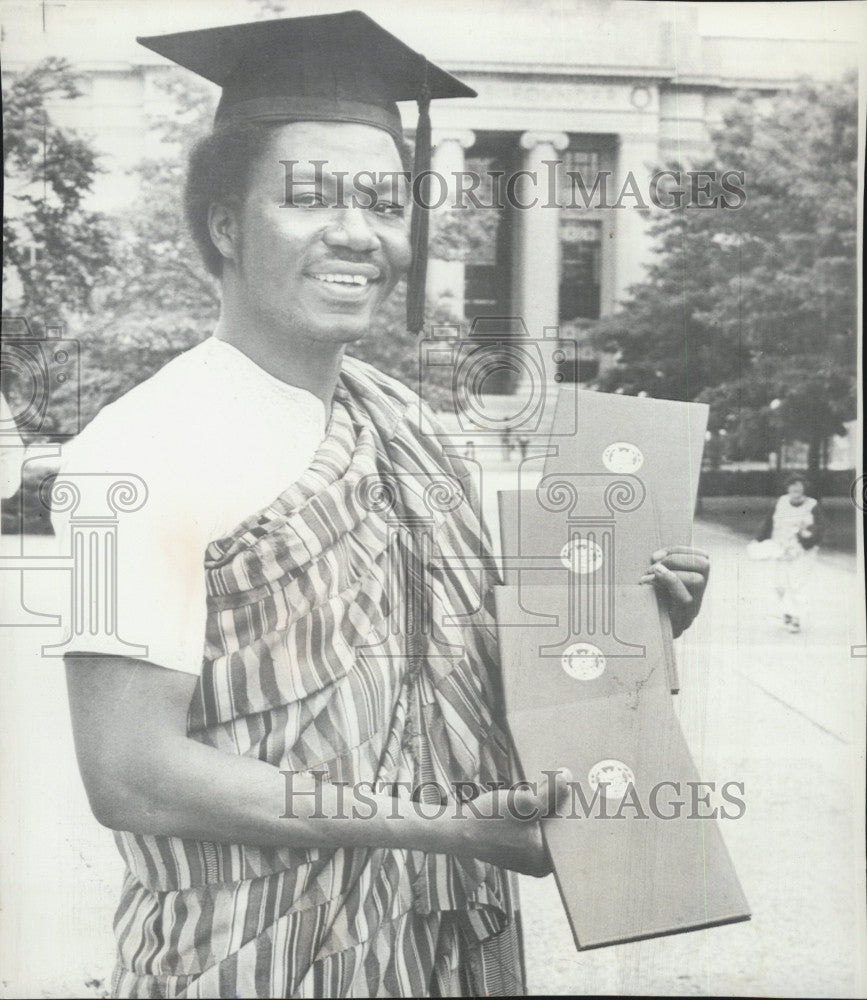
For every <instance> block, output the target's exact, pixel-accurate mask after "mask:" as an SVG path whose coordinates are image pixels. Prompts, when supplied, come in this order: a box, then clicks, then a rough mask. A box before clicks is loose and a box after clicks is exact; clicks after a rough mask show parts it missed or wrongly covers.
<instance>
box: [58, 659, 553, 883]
mask: <svg viewBox="0 0 867 1000" xmlns="http://www.w3.org/2000/svg"><path fill="white" fill-rule="evenodd" d="M66 676H67V686H68V691H69V704H70V710H71V713H72V726H73V733H74V736H75V749H76V755H77V757H78V764H79V768H80V771H81V775H82V779H83V781H84V785H85V789H86V791H87V795H88V799H89V801H90V805H91V808H92V810H93V812H94V815H95V816H96V818H97V819H98V820H99V822H100V823H102V824H103V825H104V826H108V827H111V828H113V829H119V830H129V831H131V832H134V833H142V834H154V835H163V836H176V837H186V838H191V839H195V840H208V841H217V842H225V843H237V844H247V845H251V846H258V847H285V846H290V845H291V846H293V847H395V848H414V849H418V850H425V851H434V852H438V853H449V854H459V855H468V856H474V857H478V858H480V859H482V860H485V861H491V862H493V863H496V864H499V865H502V866H505V867H511V868H514V869H515V870H517V871H523V872H527V873H529V874H545V873H546V872H547V871H548V870H549V865H548V862H547V857H546V854H545V850H544V847H543V845H542V840H541V834H540V831H539V824H538V823H537V822H535V820H534V819H521V818H519V817H518V816H517V815H515V813H516V812H517V811H520V813H521V814H522V815H524V816H526V815H528V814H531V813H532V811H533V808H534V807H535V808H537V809H540V808H542V809H544V808H546V807H547V806H548V804H549V803H551V804H552V805H553V803H552V802H551V800H552V797H553V796H555V795H562V794H563V793H564V790H565V785H564V784H563V782H560V781H558V784H557V787H556V789H552V790H550V791H549V790H548V789H547V788H546V789H545V790H544V791H543V792H542V793H541V794H540V795H538V796H531V795H530V794H529V793H527V794H525V795H523V796H522V797H521V798H520V800H519V809H518V810H508V809H499V810H497V808H496V807H497V805H498V802H499V803H500V805H502V800H501V799H498V797H497V796H496V795H491V794H486V795H483V796H481V797H480V798H479V799H478V800H477V802H476V803H475V805H476V809H475V810H464V811H463V814H462V815H457V814H456V813H455V812H454V811H453V810H452V809H449V810H448V811H447V812H445V813H444V814H443V816H442V817H439V818H436V819H434V818H428V817H427V816H425V815H421V814H420V813H419V811H418V810H417V809H416V808H415V806H414V805H413V804H412V803H411V802H408V801H407V800H406V799H395V798H392V797H391V796H388V795H384V794H381V793H380V794H378V795H377V794H373V793H371V791H370V790H369V789H368V790H366V792H365V796H366V797H365V799H364V800H358V801H357V802H356V800H355V798H354V794H353V792H352V790H347V791H346V792H345V794H344V795H343V796H342V797H340V796H341V793H340V791H339V790H338V789H337V788H336V787H334V786H331V785H328V784H325V785H324V786H323V787H322V789H321V792H322V794H321V798H320V799H319V801H318V804H317V801H316V800H315V799H314V798H313V796H312V795H303V794H302V795H295V796H293V798H292V802H291V805H292V808H291V810H290V812H291V814H292V815H291V818H282V817H284V814H285V813H286V811H287V808H286V805H287V803H286V779H285V777H284V776H283V775H282V774H281V772H280V771H279V770H278V769H277V768H276V767H273V766H271V765H270V764H267V763H265V762H263V761H260V760H256V759H253V758H250V757H241V756H234V755H231V754H226V753H222V752H221V751H218V750H215V749H214V748H213V747H209V746H206V745H205V744H202V743H198V742H197V741H195V740H192V739H189V738H188V736H187V711H188V708H189V704H190V699H191V697H192V694H193V691H194V689H195V685H196V678H195V677H194V676H192V675H190V674H185V673H182V672H179V671H174V670H165V669H163V668H161V667H157V666H154V665H153V664H150V663H144V662H142V661H138V660H133V659H127V658H125V657H105V656H80V655H79V656H75V657H70V658H68V659H67V666H66ZM293 784H294V786H295V788H296V789H297V790H303V788H304V778H303V777H302V776H299V777H298V780H296V781H294V782H293ZM309 787H310V786H309V785H308V788H309ZM371 799H373V800H374V808H371V805H370V800H371ZM353 805H357V806H358V810H357V812H358V815H355V816H354V815H353V812H352V811H353ZM317 809H318V810H319V815H316V816H314V815H313V814H314V813H315V812H316V811H317ZM495 811H498V812H499V815H498V816H497V817H496V818H489V817H488V816H487V815H486V813H493V812H495ZM478 812H481V813H482V816H478V815H476V813H478ZM323 813H324V817H323V816H322V815H321V814H323ZM500 816H502V818H500Z"/></svg>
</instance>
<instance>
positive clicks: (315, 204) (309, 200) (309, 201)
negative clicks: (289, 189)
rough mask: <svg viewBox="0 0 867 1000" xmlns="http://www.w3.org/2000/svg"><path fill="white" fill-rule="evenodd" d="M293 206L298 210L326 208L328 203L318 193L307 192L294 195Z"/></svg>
mask: <svg viewBox="0 0 867 1000" xmlns="http://www.w3.org/2000/svg"><path fill="white" fill-rule="evenodd" d="M291 204H292V205H293V206H295V207H296V208H325V206H326V201H325V198H324V197H323V196H322V195H321V194H320V193H319V192H318V191H307V192H304V193H302V194H296V195H294V197H293V198H292V201H291Z"/></svg>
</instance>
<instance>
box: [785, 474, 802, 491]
mask: <svg viewBox="0 0 867 1000" xmlns="http://www.w3.org/2000/svg"><path fill="white" fill-rule="evenodd" d="M795 483H800V484H801V485H802V486H803V487H804V489H805V490H806V489H807V477H806V476H804V475H802V474H801V473H800V472H793V473H791V475H788V476H786V482H785V486H786V489H788V488H789V487H790V486H794V485H795Z"/></svg>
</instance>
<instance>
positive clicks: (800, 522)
mask: <svg viewBox="0 0 867 1000" xmlns="http://www.w3.org/2000/svg"><path fill="white" fill-rule="evenodd" d="M823 528H824V525H823V516H822V510H821V507H820V506H819V502H818V500H816V499H814V498H813V497H809V496H807V481H806V479H805V478H804V477H803V476H802V475H800V474H798V473H794V474H792V475H791V476H789V478H788V479H787V480H786V492H785V493H784V494H783V496H781V497H780V498H779V499H778V500H777V502H776V504H775V505H774V508H773V510H772V511H770V513H769V514H768V516H767V517H766V518H765V521H764V524H763V525H762V528H761V531H760V532H759V534H758V536H757V540H758V541H760V542H762V541H765V540H766V539H768V538H770V539H771V540H772V541H774V542H776V543H777V545H778V546H779V550H780V551H779V555H778V556H777V564H776V567H775V569H776V572H775V574H774V589H775V591H776V594H777V597H778V599H779V602H780V613H781V614H782V616H783V625H784V626H785V627H786V629H787V630H788V631H789V632H800V631H801V621H802V619H803V612H804V608H803V603H804V590H805V587H806V584H807V580H808V579H809V577H810V574H811V572H812V569H813V566H814V565H815V561H816V553H817V552H818V546H819V543H820V542H821V540H822V533H823Z"/></svg>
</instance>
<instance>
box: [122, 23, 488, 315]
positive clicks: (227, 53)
mask: <svg viewBox="0 0 867 1000" xmlns="http://www.w3.org/2000/svg"><path fill="white" fill-rule="evenodd" d="M138 41H139V42H140V43H141V44H142V45H144V46H146V47H147V48H149V49H152V50H153V51H154V52H157V53H159V54H160V55H162V56H165V57H166V58H167V59H171V60H172V62H175V63H178V65H180V66H183V67H184V68H186V69H189V70H192V71H193V72H194V73H196V74H198V75H199V76H202V77H204V78H205V79H206V80H210V81H211V82H213V83H216V84H219V86H221V87H222V88H223V94H222V97H221V98H220V103H219V105H218V107H217V114H216V118H215V123H216V124H221V123H223V122H230V121H271V122H293V121H337V122H360V123H362V124H365V125H372V126H374V127H375V128H381V129H384V130H385V131H386V132H388V133H389V134H391V135H393V136H394V137H395V138H398V139H399V138H400V137H401V136H402V129H401V121H400V113H399V111H398V109H397V103H396V102H397V101H416V102H417V103H418V109H419V118H418V127H417V129H416V139H415V142H416V149H415V164H414V170H415V173H416V174H420V173H423V172H424V171H426V170H429V169H430V153H431V137H430V113H429V107H430V101H431V99H437V98H444V97H475V96H476V92H475V91H474V90H472V89H471V88H470V87H467V86H466V85H465V84H463V83H461V81H460V80H458V79H456V78H455V77H453V76H452V75H451V74H450V73H447V72H446V71H445V70H443V69H440V68H439V67H438V66H435V65H433V64H432V63H429V62H428V61H427V59H425V57H424V56H423V55H421V54H420V53H418V52H415V51H414V50H413V49H411V48H410V47H409V46H408V45H405V44H404V43H403V42H402V41H400V39H398V38H395V37H394V35H392V34H390V33H389V32H388V31H386V30H385V29H384V28H381V27H380V26H379V25H378V24H377V23H376V22H375V21H374V20H372V19H371V18H369V17H368V16H367V15H366V14H364V13H363V12H362V11H358V10H353V11H346V12H344V13H340V14H323V15H314V16H310V17H290V18H281V19H279V20H272V21H253V22H251V23H248V24H234V25H228V26H225V27H220V28H205V29H203V30H200V31H182V32H177V33H175V34H171V35H156V36H152V37H148V38H139V39H138ZM419 201H422V202H423V203H424V204H429V198H428V195H427V191H426V185H424V184H423V185H422V191H421V197H420V198H419V199H417V200H416V202H415V204H414V205H413V212H412V247H413V259H412V265H411V268H410V274H409V282H408V291H407V325H408V327H409V329H410V330H411V331H412V332H413V333H418V332H419V331H420V330H421V329H422V326H423V323H424V288H425V276H426V272H427V243H428V222H429V220H428V210H427V209H425V208H423V207H422V205H420V204H419Z"/></svg>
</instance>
